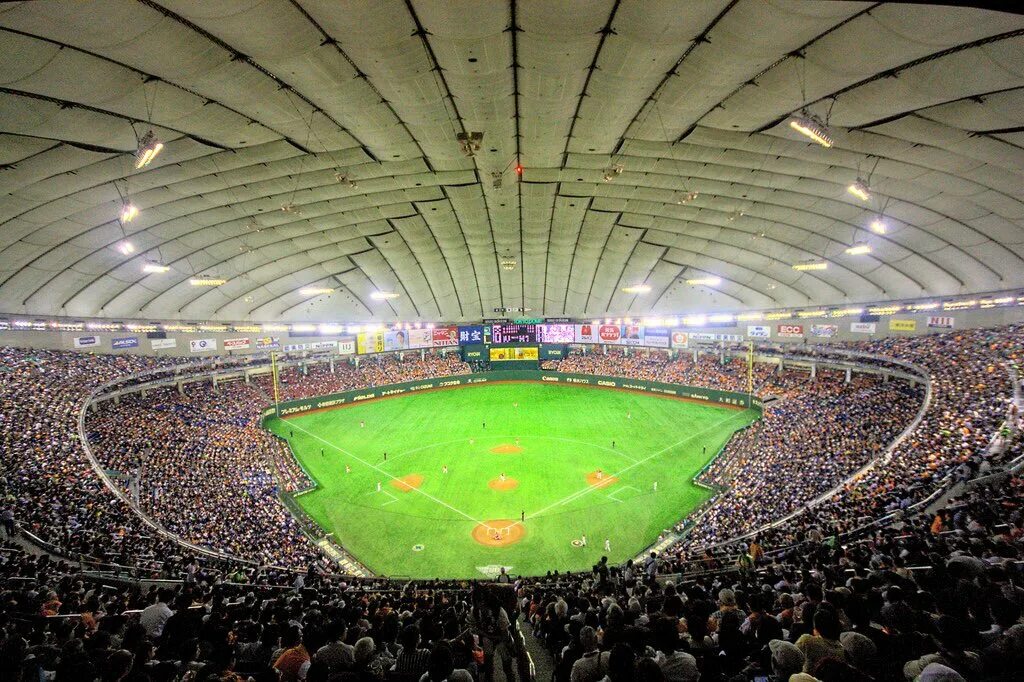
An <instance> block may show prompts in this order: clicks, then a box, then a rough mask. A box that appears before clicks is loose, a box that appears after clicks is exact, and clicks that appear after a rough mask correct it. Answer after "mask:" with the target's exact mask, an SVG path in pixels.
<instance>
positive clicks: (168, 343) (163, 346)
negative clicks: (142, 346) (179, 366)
mask: <svg viewBox="0 0 1024 682" xmlns="http://www.w3.org/2000/svg"><path fill="white" fill-rule="evenodd" d="M149 345H150V346H151V347H152V348H153V350H167V349H168V348H177V347H178V340H177V339H152V340H150V342H149Z"/></svg>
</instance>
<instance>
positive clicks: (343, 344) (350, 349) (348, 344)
mask: <svg viewBox="0 0 1024 682" xmlns="http://www.w3.org/2000/svg"><path fill="white" fill-rule="evenodd" d="M355 352H356V342H355V339H348V340H347V341H338V353H340V354H341V355H352V354H353V353H355Z"/></svg>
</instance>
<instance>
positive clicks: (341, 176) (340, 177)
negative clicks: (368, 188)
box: [334, 171, 359, 189]
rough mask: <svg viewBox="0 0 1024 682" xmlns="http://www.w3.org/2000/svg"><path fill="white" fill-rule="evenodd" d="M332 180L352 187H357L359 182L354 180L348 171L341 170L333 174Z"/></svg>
mask: <svg viewBox="0 0 1024 682" xmlns="http://www.w3.org/2000/svg"><path fill="white" fill-rule="evenodd" d="M334 180H335V181H336V182H339V183H341V184H342V185H348V186H349V187H350V188H352V189H355V188H357V187H359V184H358V183H357V182H356V179H355V178H353V177H352V176H351V175H349V174H348V173H344V172H342V171H338V172H337V173H335V174H334Z"/></svg>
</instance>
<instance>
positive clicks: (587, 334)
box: [575, 324, 599, 343]
mask: <svg viewBox="0 0 1024 682" xmlns="http://www.w3.org/2000/svg"><path fill="white" fill-rule="evenodd" d="M598 329H599V326H598V325H596V324H578V325H576V330H575V331H576V343H598V342H599V337H598Z"/></svg>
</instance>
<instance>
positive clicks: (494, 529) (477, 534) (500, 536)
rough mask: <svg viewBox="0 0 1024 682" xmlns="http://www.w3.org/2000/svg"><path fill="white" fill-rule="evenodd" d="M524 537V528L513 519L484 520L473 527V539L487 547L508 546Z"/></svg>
mask: <svg viewBox="0 0 1024 682" xmlns="http://www.w3.org/2000/svg"><path fill="white" fill-rule="evenodd" d="M524 537H526V528H525V527H524V526H523V524H522V523H520V522H519V521H516V520H514V519H495V520H493V521H484V522H483V523H481V524H479V525H477V526H476V527H475V528H473V539H474V540H476V541H477V542H479V543H480V544H481V545H486V546H487V547H508V546H509V545H514V544H516V543H517V542H519V541H520V540H522V539H523V538H524Z"/></svg>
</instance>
